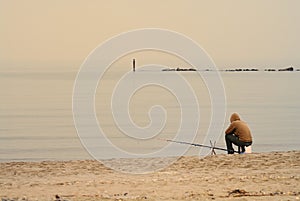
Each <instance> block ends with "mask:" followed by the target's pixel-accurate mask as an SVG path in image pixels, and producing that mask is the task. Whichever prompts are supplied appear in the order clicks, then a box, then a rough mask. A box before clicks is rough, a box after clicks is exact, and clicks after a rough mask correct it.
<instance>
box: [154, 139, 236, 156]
mask: <svg viewBox="0 0 300 201" xmlns="http://www.w3.org/2000/svg"><path fill="white" fill-rule="evenodd" d="M160 140H163V141H167V142H174V143H178V144H187V145H192V146H195V147H205V148H210V149H212V151H214V150H215V149H216V150H221V151H228V149H224V148H221V147H215V146H213V145H212V143H211V145H212V146H208V145H204V144H196V143H191V142H184V141H176V140H169V139H160ZM234 153H239V152H238V151H234Z"/></svg>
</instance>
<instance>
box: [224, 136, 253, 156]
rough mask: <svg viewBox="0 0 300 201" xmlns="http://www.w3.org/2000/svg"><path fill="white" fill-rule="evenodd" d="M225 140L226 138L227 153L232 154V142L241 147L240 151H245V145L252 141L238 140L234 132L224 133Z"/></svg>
mask: <svg viewBox="0 0 300 201" xmlns="http://www.w3.org/2000/svg"><path fill="white" fill-rule="evenodd" d="M225 140H226V146H227V152H228V154H233V153H234V149H233V147H232V144H234V145H236V146H239V147H241V148H242V150H241V152H245V147H248V146H250V145H251V144H252V142H243V141H240V140H239V138H238V137H237V136H235V135H234V134H227V135H225Z"/></svg>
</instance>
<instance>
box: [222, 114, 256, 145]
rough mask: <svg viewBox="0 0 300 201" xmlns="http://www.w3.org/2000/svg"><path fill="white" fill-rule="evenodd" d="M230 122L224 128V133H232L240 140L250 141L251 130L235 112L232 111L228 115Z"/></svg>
mask: <svg viewBox="0 0 300 201" xmlns="http://www.w3.org/2000/svg"><path fill="white" fill-rule="evenodd" d="M230 122H231V124H230V125H229V127H228V128H227V129H226V131H225V134H234V135H236V136H238V137H239V140H240V141H243V142H252V136H251V131H250V129H249V127H248V125H247V124H246V122H243V121H241V119H240V117H239V115H238V114H237V113H233V114H232V115H231V117H230Z"/></svg>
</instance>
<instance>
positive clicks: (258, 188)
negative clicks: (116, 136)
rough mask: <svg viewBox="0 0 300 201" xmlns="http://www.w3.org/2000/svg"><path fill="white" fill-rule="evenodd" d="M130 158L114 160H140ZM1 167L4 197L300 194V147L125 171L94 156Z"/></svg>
mask: <svg viewBox="0 0 300 201" xmlns="http://www.w3.org/2000/svg"><path fill="white" fill-rule="evenodd" d="M128 160H129V159H127V160H115V161H111V163H114V162H115V163H118V164H121V166H122V163H124V165H123V167H125V166H127V168H130V166H138V164H139V161H138V160H137V161H135V162H136V163H131V162H128ZM131 160H133V159H131ZM145 160H147V163H149V164H152V162H153V160H154V159H145ZM164 161H167V159H159V163H157V160H155V164H162V163H164ZM0 170H1V172H0V198H2V200H14V201H16V200H39V201H43V200H67V201H76V200H80V201H81V200H95V201H96V200H107V201H108V200H225V201H226V200H234V201H242V200H268V201H269V200H276V201H279V200H299V199H300V151H291V152H273V153H253V154H244V155H217V156H207V157H205V158H202V159H199V158H198V157H181V158H180V160H178V161H177V162H175V163H174V164H172V165H171V166H169V167H167V168H165V169H163V170H160V171H157V172H153V173H149V174H128V173H127V174H125V173H121V172H118V171H115V170H111V169H109V168H107V167H105V166H103V165H102V164H100V163H99V162H97V161H92V160H86V161H67V162H57V161H52V162H51V161H46V162H11V163H0ZM55 195H57V198H55Z"/></svg>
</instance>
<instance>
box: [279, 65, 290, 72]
mask: <svg viewBox="0 0 300 201" xmlns="http://www.w3.org/2000/svg"><path fill="white" fill-rule="evenodd" d="M278 71H294V68H293V67H292V66H291V67H288V68H283V69H279V70H278Z"/></svg>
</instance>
